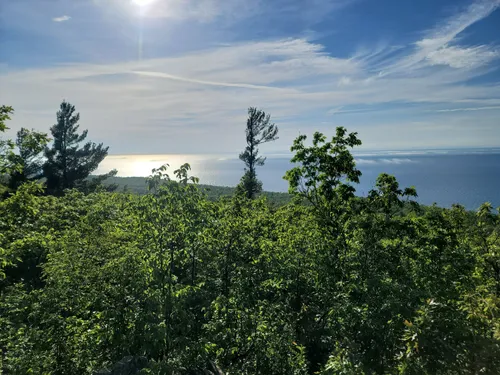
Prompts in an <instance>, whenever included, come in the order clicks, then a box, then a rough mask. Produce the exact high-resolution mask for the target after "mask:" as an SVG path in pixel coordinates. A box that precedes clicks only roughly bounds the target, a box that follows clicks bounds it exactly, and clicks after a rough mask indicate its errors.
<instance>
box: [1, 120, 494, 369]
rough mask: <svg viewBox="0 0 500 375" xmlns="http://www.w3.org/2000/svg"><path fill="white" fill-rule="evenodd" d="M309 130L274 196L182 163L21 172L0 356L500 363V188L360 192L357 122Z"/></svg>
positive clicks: (209, 364)
mask: <svg viewBox="0 0 500 375" xmlns="http://www.w3.org/2000/svg"><path fill="white" fill-rule="evenodd" d="M304 141H305V137H304V136H302V137H299V138H298V139H297V140H296V142H295V143H294V146H293V150H294V151H295V152H296V154H295V157H294V159H293V160H294V162H297V163H299V166H298V167H296V168H294V169H292V170H291V171H289V172H288V173H287V175H286V178H287V179H288V180H289V181H290V191H291V193H293V194H294V195H295V196H296V198H297V199H294V200H293V201H291V202H287V203H286V204H283V205H281V206H279V207H276V206H274V207H273V206H272V205H270V204H269V202H268V201H267V199H266V197H265V196H261V197H258V198H257V199H248V198H246V197H245V196H242V195H238V194H236V195H233V196H229V197H221V198H219V199H217V200H214V199H209V196H208V194H207V193H209V192H208V191H207V190H206V189H205V188H204V187H200V186H199V185H198V184H197V183H198V179H197V178H195V177H192V176H190V175H189V171H190V167H189V165H188V164H184V165H182V166H181V167H180V168H179V169H177V170H175V171H173V175H172V176H171V175H170V174H169V169H168V165H165V166H162V167H160V168H158V169H155V170H153V171H152V175H151V176H150V177H149V178H148V179H147V185H146V184H145V181H144V179H142V180H141V182H142V183H143V184H144V185H145V186H147V188H148V193H147V194H142V195H138V194H130V193H127V192H121V193H115V192H108V191H105V190H103V189H95V191H92V190H94V189H89V191H87V192H82V191H78V190H75V189H73V190H67V193H66V194H65V195H64V196H60V197H55V196H47V195H44V194H43V191H44V189H43V186H42V185H41V184H40V183H36V182H27V183H24V184H22V185H21V186H20V187H19V188H18V189H17V191H16V192H15V193H13V194H11V195H10V196H8V197H7V198H6V199H4V200H3V201H0V351H1V359H2V361H1V366H2V371H3V372H4V373H8V374H30V373H31V374H89V375H90V374H114V373H138V374H158V375H160V374H186V375H188V374H200V375H201V374H207V373H213V374H249V375H250V374H296V375H299V374H300V375H301V374H304V375H306V374H324V375H327V374H328V375H333V374H479V373H481V374H482V373H484V374H496V373H498V370H497V369H498V368H499V367H500V320H499V318H498V317H499V316H500V311H499V310H500V297H499V292H498V290H499V280H500V279H499V275H498V269H499V264H500V263H499V262H500V261H499V258H498V252H499V240H498V238H499V233H500V219H499V216H498V214H497V213H495V212H494V211H493V209H492V206H491V205H490V204H485V205H483V206H482V207H481V208H480V209H479V210H478V212H477V213H470V212H467V211H465V210H464V209H463V207H461V206H454V207H453V208H451V209H443V208H439V207H436V206H433V207H421V206H419V205H418V204H417V203H415V202H413V201H411V199H412V197H414V196H416V191H415V190H414V189H413V188H406V189H405V188H400V186H399V184H398V182H397V180H396V179H395V178H394V177H393V176H389V175H386V174H382V175H380V176H379V178H378V179H377V182H376V184H375V186H374V189H373V191H371V192H370V193H369V196H368V198H366V199H360V198H356V197H355V196H354V188H355V186H354V183H356V182H357V180H358V178H359V175H360V173H359V171H358V170H357V169H356V166H355V164H354V160H353V158H352V155H351V154H350V152H349V150H348V148H350V147H353V146H355V145H358V144H359V143H360V142H359V140H358V139H357V137H356V135H355V134H347V133H346V131H345V129H343V128H339V129H337V133H336V136H334V137H333V139H332V141H331V142H326V138H325V137H324V136H322V135H321V134H319V133H317V134H316V135H315V137H314V140H313V144H312V146H310V147H306V146H305V145H304ZM303 199H305V200H306V204H303V203H304V202H302V200H303ZM209 371H210V372H209Z"/></svg>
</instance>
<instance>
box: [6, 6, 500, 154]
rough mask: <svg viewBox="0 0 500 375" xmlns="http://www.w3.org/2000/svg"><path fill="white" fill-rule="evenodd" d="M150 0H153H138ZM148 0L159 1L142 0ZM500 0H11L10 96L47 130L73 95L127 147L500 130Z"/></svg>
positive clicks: (25, 119)
mask: <svg viewBox="0 0 500 375" xmlns="http://www.w3.org/2000/svg"><path fill="white" fill-rule="evenodd" d="M137 1H140V0H137ZM143 1H144V0H143ZM499 8H500V0H478V1H471V0H432V1H431V0H420V1H413V0H273V1H270V0H267V1H266V0H254V1H248V0H245V1H244V0H153V1H151V2H150V3H149V4H147V5H145V6H140V5H138V4H137V3H135V2H134V0H2V1H1V2H0V51H1V52H0V103H2V104H8V105H12V106H13V107H14V108H15V110H16V113H15V116H14V118H13V121H12V122H11V123H10V126H11V131H10V132H11V133H10V135H13V134H14V133H15V132H16V131H17V130H18V129H19V128H20V127H21V126H24V127H29V128H35V129H38V130H44V131H48V130H49V128H50V126H51V125H52V124H53V123H54V122H55V113H56V111H57V109H58V106H59V103H60V102H61V100H62V99H66V100H68V101H70V102H71V103H73V104H75V105H76V107H77V110H78V111H79V112H80V113H81V127H82V128H86V129H89V138H90V139H92V140H94V141H97V142H104V143H105V144H106V145H109V146H110V153H112V154H155V153H161V154H167V153H174V154H186V153H189V154H222V153H234V154H237V153H238V152H239V151H240V150H241V149H242V148H243V147H244V126H245V118H246V109H247V108H248V107H249V106H257V107H260V108H262V109H264V110H266V111H267V112H269V113H271V115H272V116H273V119H274V121H275V122H276V123H277V124H278V126H279V127H280V139H279V140H278V141H276V142H274V143H272V144H268V145H266V146H265V151H266V152H267V153H273V152H274V153H281V152H284V151H286V150H288V149H289V147H290V145H291V143H292V141H293V139H294V138H295V137H296V136H297V135H298V134H299V133H302V134H312V133H313V132H314V131H316V130H319V131H322V132H324V133H326V134H333V133H334V129H335V127H336V126H340V125H342V126H345V127H347V128H348V130H350V131H357V132H358V133H359V135H360V137H361V139H362V140H363V143H364V146H363V147H364V148H366V149H382V150H383V149H385V150H393V149H399V150H401V149H422V148H460V147H492V146H499V145H500V141H499V140H500V121H499V118H500V70H499V67H500V9H499Z"/></svg>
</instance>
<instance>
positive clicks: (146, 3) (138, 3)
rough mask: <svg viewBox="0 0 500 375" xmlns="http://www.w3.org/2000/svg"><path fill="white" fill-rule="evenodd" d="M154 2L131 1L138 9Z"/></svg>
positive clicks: (146, 0) (150, 0)
mask: <svg viewBox="0 0 500 375" xmlns="http://www.w3.org/2000/svg"><path fill="white" fill-rule="evenodd" d="M154 1H156V0H132V2H133V3H134V4H136V5H138V6H140V7H145V6H147V5H149V4H151V3H153V2H154Z"/></svg>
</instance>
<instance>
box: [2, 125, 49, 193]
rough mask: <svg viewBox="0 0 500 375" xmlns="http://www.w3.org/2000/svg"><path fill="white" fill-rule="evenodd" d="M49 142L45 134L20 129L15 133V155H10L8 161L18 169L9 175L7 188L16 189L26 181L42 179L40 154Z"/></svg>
mask: <svg viewBox="0 0 500 375" xmlns="http://www.w3.org/2000/svg"><path fill="white" fill-rule="evenodd" d="M49 141H50V139H49V138H48V136H47V134H46V133H41V132H37V131H34V130H28V129H25V128H21V130H19V131H18V132H17V139H16V146H17V149H18V153H17V154H11V155H10V156H9V160H10V162H11V165H18V166H20V168H19V169H18V170H14V171H12V172H11V173H10V178H9V188H10V189H12V190H15V189H17V188H18V187H19V186H20V185H21V184H23V183H24V182H26V181H30V180H36V179H39V178H41V177H43V163H42V158H41V154H42V152H43V151H44V149H45V147H46V145H47V143H48V142H49Z"/></svg>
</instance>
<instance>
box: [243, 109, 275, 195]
mask: <svg viewBox="0 0 500 375" xmlns="http://www.w3.org/2000/svg"><path fill="white" fill-rule="evenodd" d="M245 132H246V141H247V146H246V147H245V150H244V151H243V152H242V153H241V154H240V160H241V161H243V162H244V163H245V174H244V175H243V177H242V178H241V181H240V183H239V185H238V187H237V191H238V192H239V193H240V194H244V195H245V196H246V197H247V198H249V199H254V198H255V197H256V196H257V195H258V194H259V193H260V192H261V191H262V182H261V181H259V180H258V179H257V172H256V167H259V166H263V165H264V163H265V161H266V158H265V157H262V156H260V155H259V148H258V146H260V145H261V144H264V143H267V142H271V141H275V140H276V139H278V127H277V126H276V125H275V124H274V123H272V122H271V115H269V114H266V113H265V112H264V111H262V110H260V109H257V108H254V107H250V108H248V119H247V126H246V130H245Z"/></svg>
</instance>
